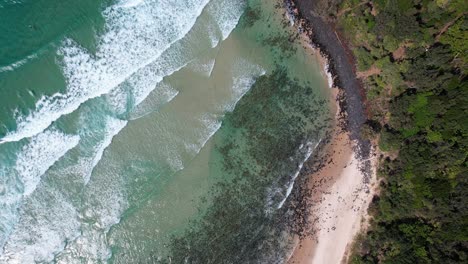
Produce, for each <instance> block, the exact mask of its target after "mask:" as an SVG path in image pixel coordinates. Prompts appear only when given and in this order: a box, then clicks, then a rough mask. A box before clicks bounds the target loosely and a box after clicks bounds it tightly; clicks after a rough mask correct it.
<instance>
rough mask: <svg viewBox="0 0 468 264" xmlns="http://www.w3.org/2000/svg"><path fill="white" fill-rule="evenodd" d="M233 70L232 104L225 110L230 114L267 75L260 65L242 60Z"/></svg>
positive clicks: (238, 61)
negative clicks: (257, 80)
mask: <svg viewBox="0 0 468 264" xmlns="http://www.w3.org/2000/svg"><path fill="white" fill-rule="evenodd" d="M233 68H234V69H233V77H232V83H233V84H232V97H231V102H229V103H227V104H225V110H226V111H229V112H232V111H233V110H234V108H235V107H236V104H237V102H238V101H239V100H240V99H241V98H242V97H243V96H244V94H245V93H247V92H248V91H249V90H250V88H251V87H252V85H254V83H255V81H256V79H257V78H258V77H259V76H262V75H265V73H266V71H265V70H264V69H263V68H262V67H260V66H259V65H256V64H252V63H251V62H249V61H248V60H246V59H242V58H239V59H237V61H236V62H235V63H234V65H233Z"/></svg>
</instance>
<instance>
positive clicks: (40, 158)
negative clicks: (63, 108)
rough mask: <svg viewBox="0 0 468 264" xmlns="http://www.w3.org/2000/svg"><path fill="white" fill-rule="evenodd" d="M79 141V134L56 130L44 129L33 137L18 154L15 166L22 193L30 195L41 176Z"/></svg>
mask: <svg viewBox="0 0 468 264" xmlns="http://www.w3.org/2000/svg"><path fill="white" fill-rule="evenodd" d="M79 141H80V137H79V136H76V135H66V134H64V133H62V132H60V131H58V130H49V131H44V132H43V133H40V134H38V135H36V136H35V137H33V138H32V139H31V141H30V142H29V144H27V145H25V146H24V147H23V148H22V150H21V151H20V153H19V154H18V157H17V161H16V166H15V169H16V171H17V173H18V177H19V179H20V180H21V182H22V184H23V188H24V195H30V194H31V193H32V192H33V191H34V190H35V189H36V186H37V185H38V184H39V182H40V180H41V176H42V175H43V174H44V173H45V172H46V171H47V170H48V169H49V168H50V167H51V166H52V165H53V164H54V163H55V162H56V161H57V160H59V159H60V158H61V157H62V156H63V155H65V153H67V152H68V151H69V150H70V149H72V148H74V147H75V146H76V145H78V142H79Z"/></svg>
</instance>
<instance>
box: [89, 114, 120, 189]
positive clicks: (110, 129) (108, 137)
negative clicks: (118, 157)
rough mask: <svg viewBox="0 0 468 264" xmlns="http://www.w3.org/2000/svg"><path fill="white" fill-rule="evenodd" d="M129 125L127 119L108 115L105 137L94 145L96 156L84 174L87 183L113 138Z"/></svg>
mask: <svg viewBox="0 0 468 264" xmlns="http://www.w3.org/2000/svg"><path fill="white" fill-rule="evenodd" d="M126 125H127V121H125V120H120V119H116V118H113V117H108V118H107V120H106V127H105V131H106V132H105V134H104V139H103V140H102V141H101V142H99V143H98V144H97V145H96V146H95V147H94V157H93V158H92V159H91V160H90V165H89V166H87V167H86V168H87V172H86V173H84V174H83V177H84V183H85V185H86V184H87V183H88V181H89V179H90V178H91V174H92V173H93V170H94V168H95V167H96V165H97V164H98V163H99V161H100V160H101V159H102V155H103V154H104V150H106V148H107V147H108V146H109V145H110V144H111V143H112V139H113V138H114V136H115V135H117V134H118V133H119V132H120V130H122V129H123V128H124V127H125V126H126Z"/></svg>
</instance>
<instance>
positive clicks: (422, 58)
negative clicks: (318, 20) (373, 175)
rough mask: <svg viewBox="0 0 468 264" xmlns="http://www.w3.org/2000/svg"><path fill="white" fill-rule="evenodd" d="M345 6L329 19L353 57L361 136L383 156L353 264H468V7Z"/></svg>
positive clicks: (382, 0)
mask: <svg viewBox="0 0 468 264" xmlns="http://www.w3.org/2000/svg"><path fill="white" fill-rule="evenodd" d="M335 2H336V1H335ZM340 2H341V3H339V4H337V5H336V6H333V7H332V8H329V9H328V10H327V12H328V13H327V14H326V15H327V16H328V17H329V18H331V19H332V20H333V23H334V24H335V26H336V29H337V31H338V32H340V34H342V35H343V37H344V38H345V39H346V40H347V43H348V45H349V46H350V49H351V50H352V51H353V54H354V57H355V59H356V71H357V76H358V77H359V78H360V79H361V80H362V84H363V88H364V89H365V91H366V97H367V109H368V118H369V119H368V121H367V122H366V125H365V127H364V128H363V129H362V133H363V135H365V136H366V137H367V138H370V139H371V140H373V141H374V142H376V144H378V146H379V150H380V152H379V156H380V157H379V160H380V161H379V168H378V180H379V191H378V193H377V195H375V196H374V198H373V201H372V204H371V205H370V208H369V213H370V215H371V220H370V226H369V228H368V229H367V231H366V233H364V234H361V235H360V236H359V237H358V238H357V240H356V243H355V245H354V249H353V253H352V256H351V263H468V197H467V196H468V170H467V166H468V160H467V153H468V152H467V150H468V82H467V76H466V74H467V72H468V64H467V63H468V31H467V29H468V21H467V20H466V17H467V14H468V4H467V2H466V1H464V0H435V1H432V0H431V1H429V0H413V1H409V0H375V1H358V0H352V1H340Z"/></svg>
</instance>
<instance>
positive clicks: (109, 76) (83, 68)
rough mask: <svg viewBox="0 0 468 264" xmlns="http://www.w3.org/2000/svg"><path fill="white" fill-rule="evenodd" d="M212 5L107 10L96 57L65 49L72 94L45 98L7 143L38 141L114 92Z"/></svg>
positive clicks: (68, 44) (71, 46)
mask: <svg viewBox="0 0 468 264" xmlns="http://www.w3.org/2000/svg"><path fill="white" fill-rule="evenodd" d="M207 3H208V0H200V1H188V2H187V1H179V2H161V1H146V2H145V3H144V4H140V5H136V6H133V7H132V8H123V7H122V6H120V5H116V6H113V7H110V8H107V9H106V10H105V11H104V13H103V15H104V18H105V19H106V33H105V34H104V35H103V36H101V37H99V41H98V48H97V52H96V54H95V55H92V54H90V53H88V52H87V51H86V50H84V49H83V48H81V47H80V46H78V45H77V44H76V43H74V42H73V41H71V40H69V39H68V40H66V41H64V43H63V46H62V48H61V49H60V52H59V53H60V54H61V55H62V56H63V72H64V75H65V77H66V80H67V92H66V93H64V94H55V95H53V96H44V97H42V98H41V99H40V100H39V101H38V102H37V103H36V109H35V110H34V111H33V112H31V113H30V114H28V115H26V116H22V115H20V116H17V117H16V120H17V129H16V131H14V132H10V133H8V134H7V135H6V136H5V137H4V138H3V140H4V141H18V140H21V139H23V138H26V137H31V136H34V135H36V134H38V133H40V132H41V131H43V130H44V129H46V128H47V127H48V126H49V125H50V124H51V123H52V122H53V121H55V120H57V119H58V118H59V117H61V116H62V115H66V114H69V113H71V112H73V111H75V110H76V109H77V108H78V107H79V106H80V105H81V104H82V103H84V102H85V101H87V100H89V99H91V98H94V97H98V96H100V95H102V94H106V93H108V92H110V91H111V90H112V89H113V88H115V87H116V86H118V85H119V84H120V83H122V82H124V81H125V80H126V79H127V78H128V77H130V76H131V75H132V74H133V73H135V72H136V71H138V70H139V69H141V68H143V67H144V66H146V65H148V64H150V63H151V62H153V61H154V60H156V59H157V58H158V57H159V56H160V55H161V54H162V52H163V51H164V50H166V49H168V48H169V47H170V46H171V45H172V44H173V43H174V42H176V41H178V40H180V39H181V38H182V37H183V36H185V35H186V34H187V32H188V31H189V30H190V28H191V27H192V26H193V25H194V23H195V21H196V19H197V17H198V16H199V15H200V14H201V12H202V10H203V8H204V7H205V5H206V4H207Z"/></svg>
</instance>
